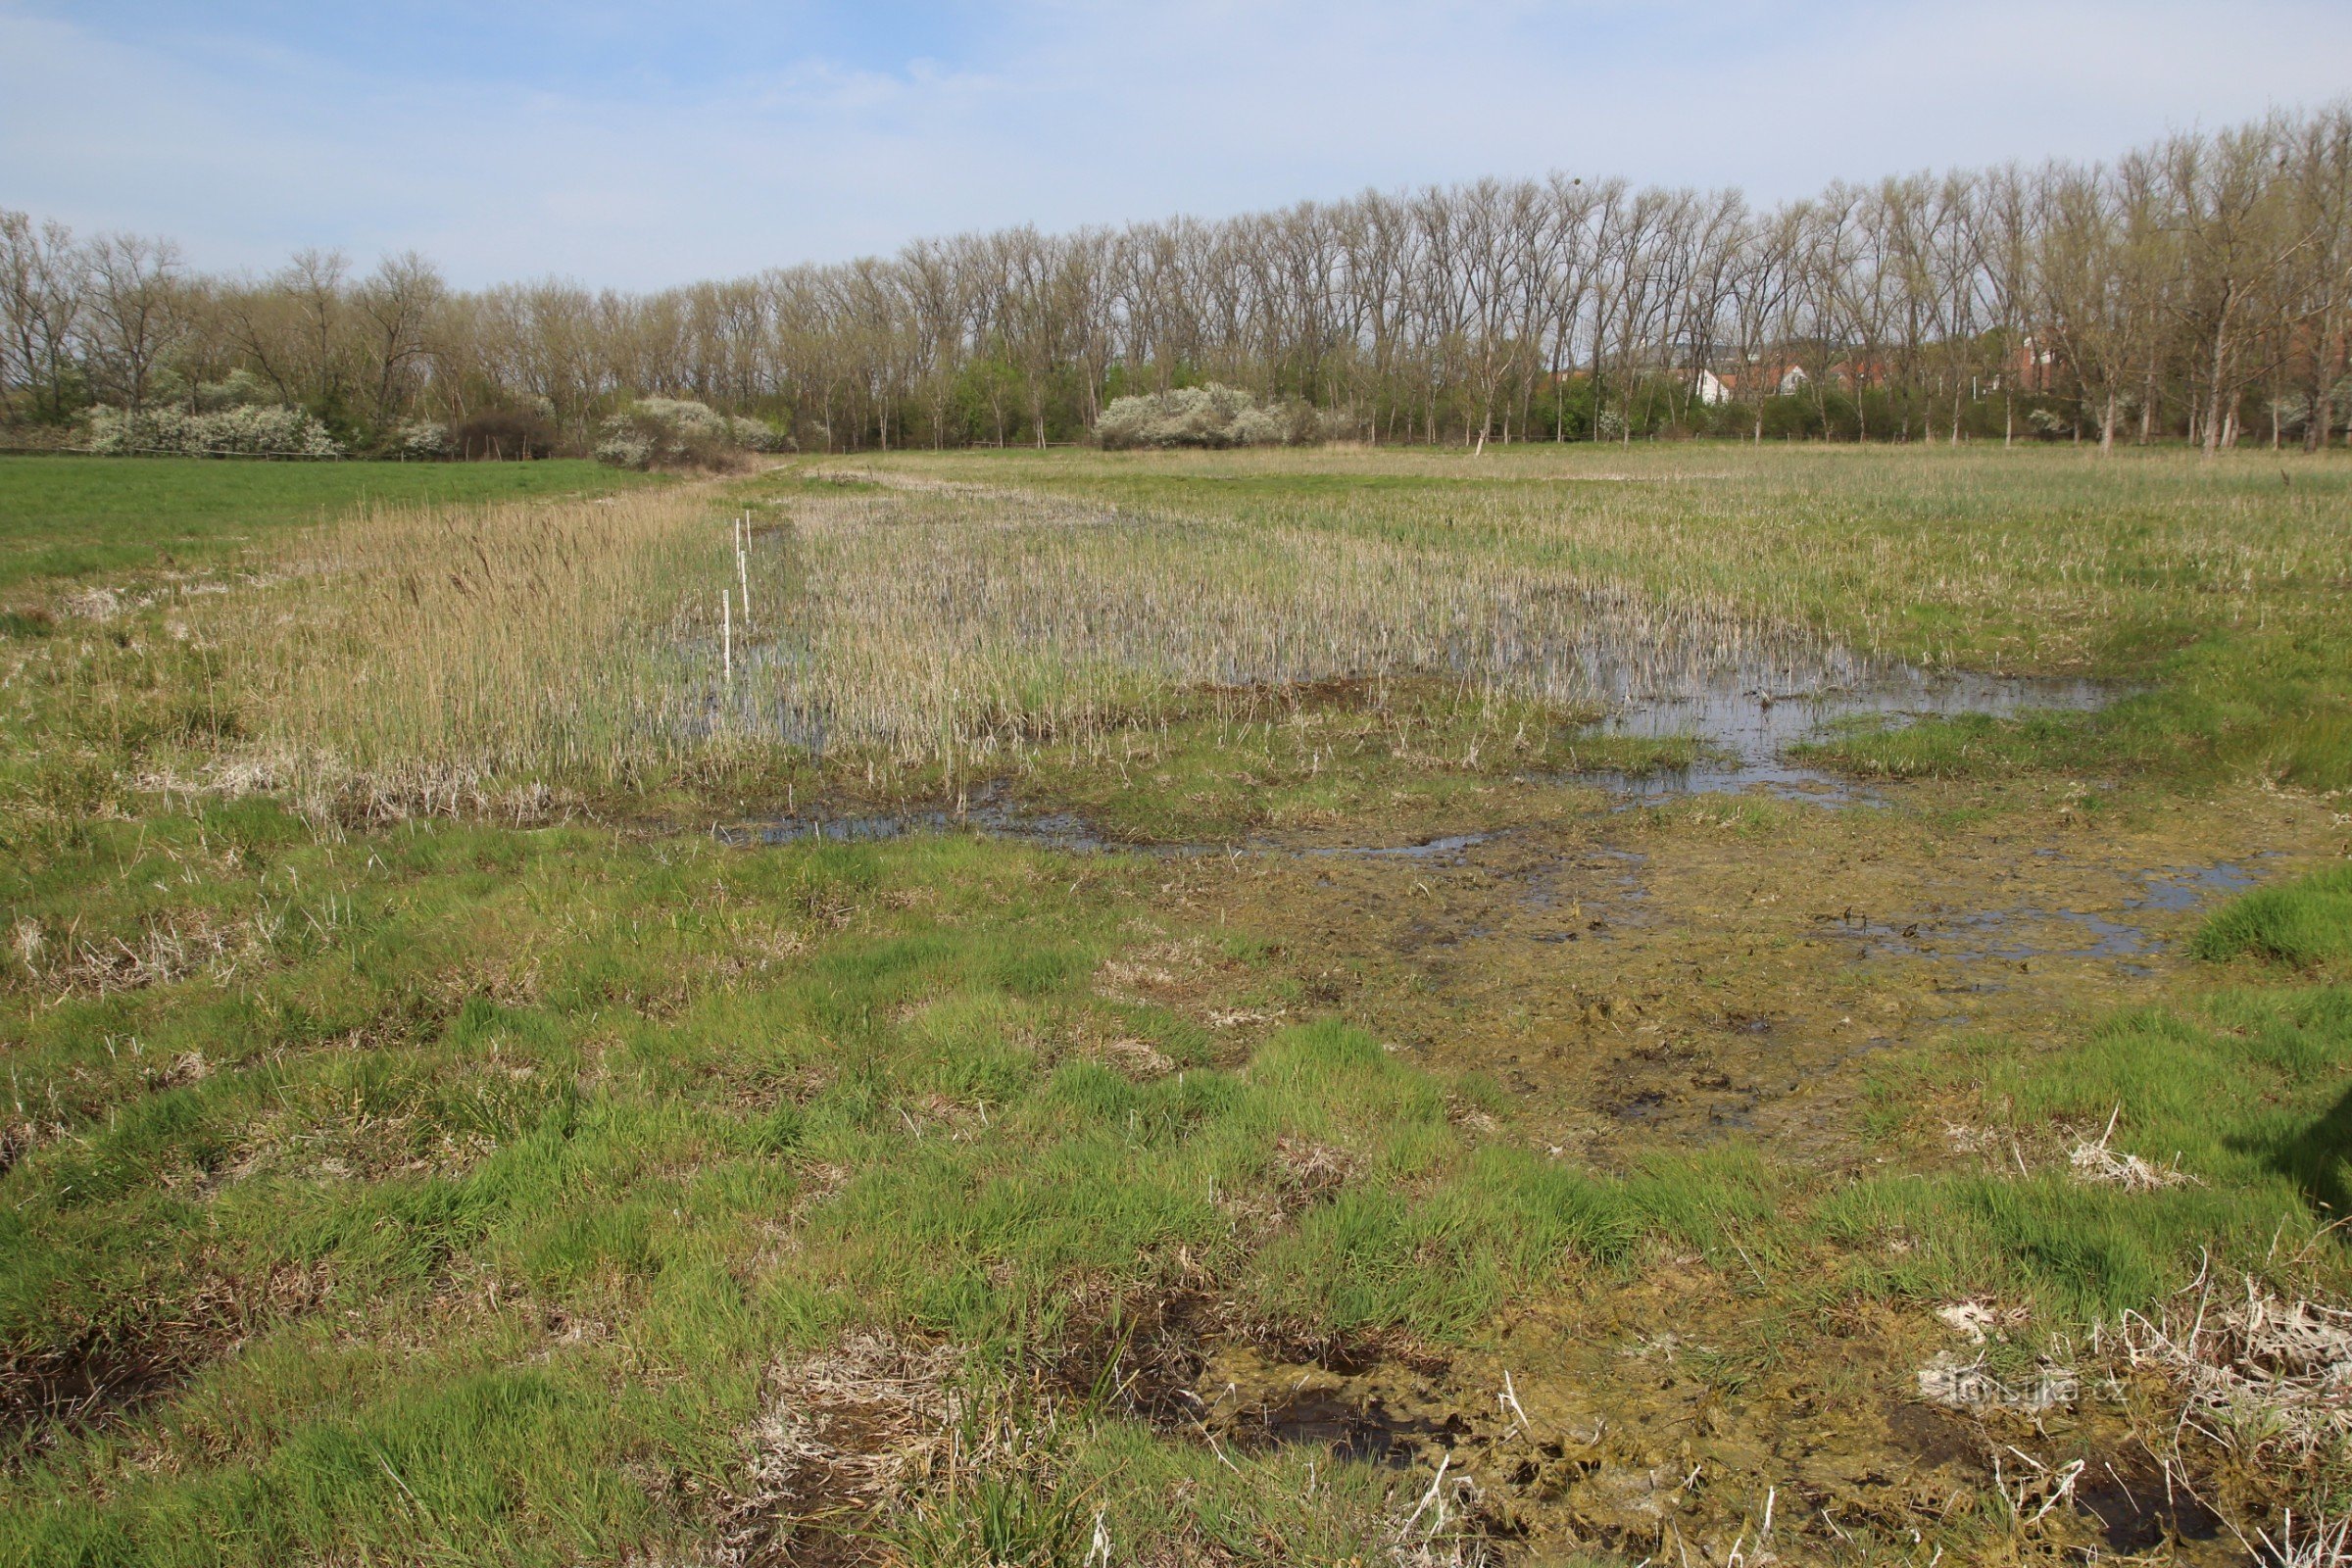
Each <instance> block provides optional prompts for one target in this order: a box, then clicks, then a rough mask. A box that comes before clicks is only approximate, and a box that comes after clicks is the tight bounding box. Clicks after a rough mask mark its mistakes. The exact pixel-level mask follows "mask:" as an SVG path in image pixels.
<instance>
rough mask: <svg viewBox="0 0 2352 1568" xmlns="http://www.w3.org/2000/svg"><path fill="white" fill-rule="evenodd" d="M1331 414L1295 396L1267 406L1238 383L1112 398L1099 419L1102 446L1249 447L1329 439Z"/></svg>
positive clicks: (1098, 434)
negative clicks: (1284, 401)
mask: <svg viewBox="0 0 2352 1568" xmlns="http://www.w3.org/2000/svg"><path fill="white" fill-rule="evenodd" d="M1331 418H1332V417H1327V416H1324V415H1322V414H1319V413H1318V412H1317V411H1316V410H1315V408H1314V406H1313V405H1311V404H1308V403H1305V402H1300V401H1297V400H1293V401H1290V402H1287V403H1281V404H1277V405H1275V406H1273V407H1271V408H1268V407H1265V406H1263V405H1261V404H1259V403H1258V401H1257V400H1256V399H1255V398H1253V397H1251V396H1250V394H1249V393H1247V392H1244V391H1241V390H1240V389H1238V388H1236V387H1230V386H1220V385H1218V384H1217V383H1215V382H1213V381H1212V382H1211V383H1209V384H1208V385H1207V386H1187V387H1178V388H1177V389H1176V390H1174V391H1172V392H1152V393H1147V394H1145V395H1143V396H1141V397H1126V398H1117V399H1114V400H1112V402H1111V404H1110V406H1109V407H1108V408H1106V409H1104V410H1103V417H1101V418H1099V419H1097V420H1096V421H1095V439H1096V440H1098V441H1100V442H1101V443H1102V444H1103V446H1104V447H1106V448H1109V449H1112V450H1117V449H1119V448H1123V447H1249V446H1275V445H1282V444H1286V443H1287V444H1289V445H1293V446H1300V445H1304V444H1306V443H1308V442H1313V441H1321V440H1326V439H1328V438H1329V437H1330V434H1331V433H1332V425H1331Z"/></svg>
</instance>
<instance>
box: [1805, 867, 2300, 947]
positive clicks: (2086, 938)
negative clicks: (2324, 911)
mask: <svg viewBox="0 0 2352 1568" xmlns="http://www.w3.org/2000/svg"><path fill="white" fill-rule="evenodd" d="M2035 856H2036V857H2037V858H2050V852H2046V851H2036V852H2035ZM2135 880H2137V881H2138V882H2139V883H2140V885H2141V886H2142V888H2143V889H2144V890H2145V891H2144V892H2142V893H2141V894H2139V895H2137V896H2135V897H2131V898H2127V899H2125V900H2124V901H2123V905H2122V909H2121V911H2120V912H2121V913H2123V914H2125V915H2132V914H2140V913H2143V912H2144V913H2146V914H2150V915H2181V914H2187V913H2189V912H2191V911H2194V910H2196V909H2199V908H2202V907H2206V906H2208V905H2212V904H2216V903H2219V902H2220V901H2221V900H2223V899H2226V898H2229V897H2230V896H2232V895H2234V894H2237V893H2242V892H2243V891H2245V890H2246V889H2247V888H2250V887H2252V886H2254V885H2255V884H2256V883H2257V882H2258V881H2259V880H2260V877H2259V876H2258V875H2257V873H2255V872H2253V871H2249V870H2247V869H2246V868H2245V867H2244V866H2242V865H2235V864H2230V863H2229V862H2226V861H2225V862H2218V863H2216V864H2212V865H2202V866H2174V867H2167V868H2165V869H2162V870H2153V871H2142V872H2139V873H2137V874H2136V876H2135ZM1814 920H1815V923H1816V925H1817V926H1822V927H1825V928H1826V929H1827V932H1828V934H1829V935H1832V936H1836V937H1839V938H1843V939H1846V940H1849V941H1851V942H1853V943H1854V944H1855V946H1856V949H1857V953H1858V956H1863V957H1869V956H1874V955H1878V956H1896V957H1925V958H1951V959H1956V960H1958V961H1960V962H1962V963H1984V962H1993V961H1999V962H2004V963H2030V962H2032V961H2033V960H2034V959H2036V958H2101V959H2108V960H2113V961H2115V966H2116V968H2117V970H2118V971H2119V972H2121V973H2124V974H2131V975H2145V974H2149V973H2152V972H2153V971H2152V970H2151V969H2150V968H2149V967H2148V966H2147V965H2146V964H2144V963H2137V962H2131V961H2127V960H2131V959H2136V958H2142V957H2146V956H2151V955H2153V954H2156V953H2159V952H2161V951H2162V950H2163V949H2164V947H2165V945H2166V941H2167V938H2165V937H2164V936H2162V935H2160V934H2159V933H2157V932H2156V931H2153V930H2151V929H2149V927H2148V926H2147V925H2145V924H2142V923H2140V922H2139V921H2138V920H2135V919H2131V918H2117V917H2116V916H2113V915H2107V914H2099V913H2095V912H2093V911H2090V910H2087V909H2077V908H2068V907H2063V906H2058V907H2040V906H2035V905H2013V906H2010V907H2006V908H1999V909H1982V910H1971V911H1965V912H1960V913H1943V912H1935V913H1930V914H1926V915H1922V916H1920V917H1919V918H1917V919H1910V920H1906V919H1903V918H1901V917H1899V916H1898V917H1896V919H1894V920H1878V919H1874V918H1872V917H1870V916H1868V915H1862V914H1855V913H1853V912H1851V911H1848V912H1847V913H1845V914H1843V915H1816V916H1814Z"/></svg>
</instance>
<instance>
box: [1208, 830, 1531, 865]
mask: <svg viewBox="0 0 2352 1568" xmlns="http://www.w3.org/2000/svg"><path fill="white" fill-rule="evenodd" d="M1499 837H1501V835H1500V834H1498V833H1449V834H1447V835H1446V836H1445V837H1443V838H1435V839H1425V840H1423V841H1422V842H1421V843H1419V844H1397V845H1380V846H1364V845H1351V844H1344V845H1337V846H1332V847H1328V848H1323V847H1318V848H1313V849H1304V850H1299V851H1296V852H1294V853H1296V854H1299V855H1305V856H1311V857H1325V856H1353V857H1361V858H1367V859H1381V860H1443V859H1450V858H1453V857H1455V856H1457V855H1460V854H1461V853H1462V852H1463V851H1464V850H1467V849H1469V848H1471V847H1472V846H1474V845H1479V844H1485V843H1488V842H1490V841H1492V840H1494V839H1496V838H1499ZM1252 847H1253V848H1255V849H1259V850H1261V851H1262V850H1266V849H1271V848H1274V846H1271V845H1268V844H1265V843H1263V842H1262V841H1261V842H1259V843H1256V844H1254V845H1253V846H1252Z"/></svg>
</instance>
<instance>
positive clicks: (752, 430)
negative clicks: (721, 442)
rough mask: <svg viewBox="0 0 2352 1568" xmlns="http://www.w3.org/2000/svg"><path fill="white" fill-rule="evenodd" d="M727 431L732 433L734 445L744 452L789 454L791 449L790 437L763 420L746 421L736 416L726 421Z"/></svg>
mask: <svg viewBox="0 0 2352 1568" xmlns="http://www.w3.org/2000/svg"><path fill="white" fill-rule="evenodd" d="M727 429H728V430H729V431H730V432H732V433H733V435H734V437H735V444H736V445H737V446H739V447H741V448H743V450H744V451H746V452H790V451H791V450H792V449H793V440H792V437H791V436H789V435H787V434H785V433H784V432H783V431H781V430H779V429H777V428H776V427H775V426H774V425H772V424H770V423H768V422H767V421H766V420H765V419H747V418H745V417H743V416H741V415H737V416H736V417H733V418H731V419H729V420H728V421H727Z"/></svg>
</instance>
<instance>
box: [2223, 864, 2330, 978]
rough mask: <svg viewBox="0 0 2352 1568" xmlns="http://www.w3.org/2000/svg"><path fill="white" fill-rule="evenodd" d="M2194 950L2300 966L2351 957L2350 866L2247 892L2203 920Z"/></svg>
mask: <svg viewBox="0 0 2352 1568" xmlns="http://www.w3.org/2000/svg"><path fill="white" fill-rule="evenodd" d="M2196 951H2197V954H2198V956H2200V957H2206V958H2234V957H2237V956H2241V955H2242V956H2252V957H2256V958H2267V959H2270V960H2272V961H2274V962H2277V963H2286V964H2295V965H2298V966H2305V967H2308V966H2310V965H2314V964H2320V963H2325V962H2327V960H2329V959H2331V958H2341V957H2344V956H2348V955H2352V866H2343V865H2339V866H2336V867H2334V868H2333V869H2331V870H2327V871H2322V872H2319V873H2318V874H2316V875H2313V876H2307V877H2303V878H2301V879H2299V880H2297V881H2294V882H2290V883H2288V884H2286V885H2285V886H2283V887H2276V888H2264V889H2262V890H2261V891H2260V892H2258V893H2253V894H2249V895H2248V896H2246V897H2245V898H2242V899H2240V900H2238V901H2237V902H2236V903H2234V904H2232V905H2230V906H2229V907H2228V908H2226V909H2224V910H2222V911H2221V912H2220V913H2218V914H2216V915H2215V916H2214V917H2213V918H2212V919H2210V920H2208V921H2206V922H2205V925H2204V928H2203V929H2202V930H2200V931H2199V932H2198V933H2197V939H2196Z"/></svg>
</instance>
